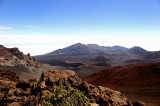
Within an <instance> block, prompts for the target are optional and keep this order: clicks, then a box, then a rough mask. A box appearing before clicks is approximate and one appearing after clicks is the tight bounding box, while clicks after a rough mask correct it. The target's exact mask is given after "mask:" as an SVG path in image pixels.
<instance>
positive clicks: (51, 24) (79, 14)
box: [0, 0, 160, 56]
mask: <svg viewBox="0 0 160 106" xmlns="http://www.w3.org/2000/svg"><path fill="white" fill-rule="evenodd" d="M79 42H80V43H83V44H99V45H101V46H102V45H103V46H114V45H120V46H125V47H128V48H130V47H133V46H140V47H143V48H144V49H146V50H149V51H158V50H160V46H159V45H160V0H0V44H1V45H4V46H6V47H18V48H19V49H20V50H21V51H22V52H24V53H25V54H27V53H30V54H31V55H32V56H33V55H40V54H45V53H48V52H52V51H54V50H56V49H60V48H64V47H67V46H69V45H72V44H74V43H79Z"/></svg>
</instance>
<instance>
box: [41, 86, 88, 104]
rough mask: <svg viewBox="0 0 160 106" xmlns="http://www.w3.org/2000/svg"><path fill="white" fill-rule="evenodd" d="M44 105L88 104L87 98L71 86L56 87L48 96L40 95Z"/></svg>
mask: <svg viewBox="0 0 160 106" xmlns="http://www.w3.org/2000/svg"><path fill="white" fill-rule="evenodd" d="M42 98H43V102H44V105H45V106H90V102H89V99H88V98H87V97H86V96H85V95H84V93H83V92H81V91H80V90H77V89H74V88H73V87H69V88H66V87H57V88H56V89H55V90H54V93H51V94H50V95H49V96H48V97H44V96H43V97H42Z"/></svg>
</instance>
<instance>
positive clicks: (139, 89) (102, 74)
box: [82, 63, 160, 106]
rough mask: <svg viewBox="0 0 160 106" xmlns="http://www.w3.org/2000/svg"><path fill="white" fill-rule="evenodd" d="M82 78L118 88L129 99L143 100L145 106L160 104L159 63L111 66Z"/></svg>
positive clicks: (89, 81)
mask: <svg viewBox="0 0 160 106" xmlns="http://www.w3.org/2000/svg"><path fill="white" fill-rule="evenodd" d="M82 80H83V81H87V82H88V83H91V84H93V85H96V86H100V85H101V86H105V87H109V88H112V89H114V90H119V91H121V92H122V93H124V94H125V96H127V97H128V98H129V99H131V100H141V101H144V102H145V103H146V105H147V106H159V105H160V63H148V64H136V65H126V66H119V67H113V68H110V69H104V70H101V71H99V72H97V73H94V74H91V75H87V76H85V77H83V78H82Z"/></svg>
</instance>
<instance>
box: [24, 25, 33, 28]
mask: <svg viewBox="0 0 160 106" xmlns="http://www.w3.org/2000/svg"><path fill="white" fill-rule="evenodd" d="M24 27H26V28H35V26H30V25H27V26H24Z"/></svg>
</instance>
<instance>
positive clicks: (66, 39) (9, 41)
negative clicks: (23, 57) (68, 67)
mask: <svg viewBox="0 0 160 106" xmlns="http://www.w3.org/2000/svg"><path fill="white" fill-rule="evenodd" d="M0 38H1V39H0V42H1V44H3V45H5V46H7V47H18V48H19V49H20V50H21V51H23V52H24V53H26V54H27V53H31V55H40V54H45V53H48V52H51V51H53V50H56V49H60V48H64V47H67V46H70V45H72V44H74V43H78V42H81V43H83V44H89V43H96V44H99V45H103V46H114V45H120V46H125V47H128V48H130V47H133V46H141V47H142V48H144V49H147V50H149V51H158V50H160V47H159V46H158V45H160V41H159V39H160V36H157V37H153V36H123V35H121V36H111V35H102V36H99V35H93V36H91V35H83V36H76V35H75V36H58V35H0Z"/></svg>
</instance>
